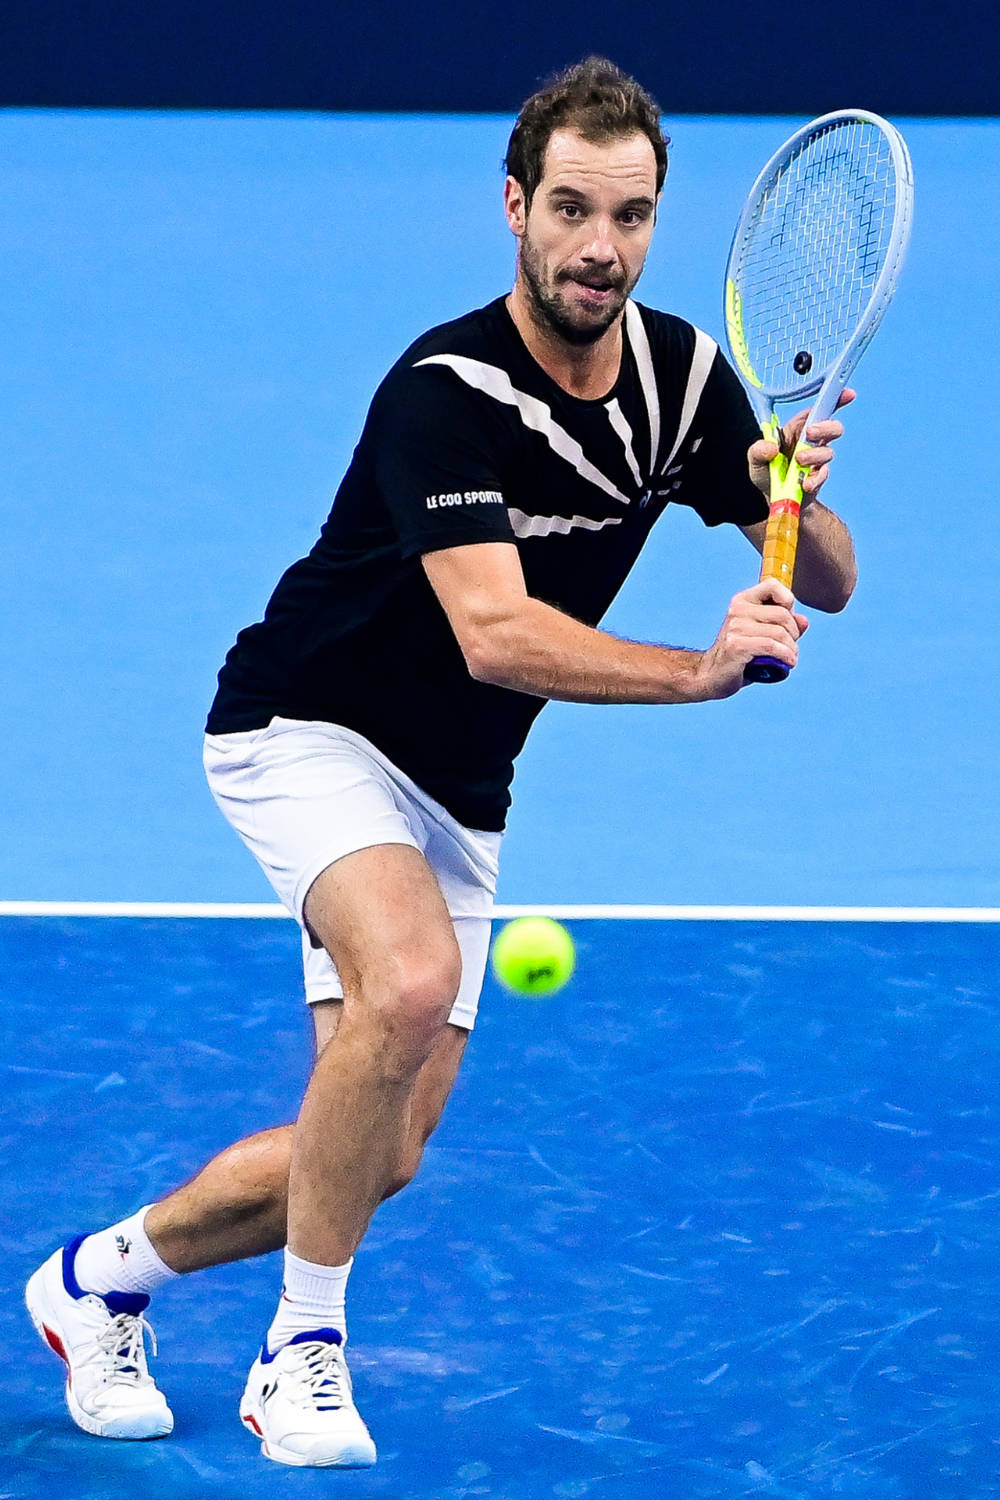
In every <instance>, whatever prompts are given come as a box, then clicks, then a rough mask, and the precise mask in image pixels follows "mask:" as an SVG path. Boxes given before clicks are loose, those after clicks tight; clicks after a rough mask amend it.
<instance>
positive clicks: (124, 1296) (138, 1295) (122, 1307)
mask: <svg viewBox="0 0 1000 1500" xmlns="http://www.w3.org/2000/svg"><path fill="white" fill-rule="evenodd" d="M94 1296H95V1297H100V1299H101V1301H102V1302H106V1303H107V1305H108V1307H109V1308H110V1309H111V1311H112V1312H113V1313H128V1314H129V1316H130V1317H133V1318H137V1317H138V1316H139V1314H140V1313H141V1312H145V1311H146V1308H147V1307H148V1306H149V1296H148V1294H147V1293H146V1292H95V1293H94Z"/></svg>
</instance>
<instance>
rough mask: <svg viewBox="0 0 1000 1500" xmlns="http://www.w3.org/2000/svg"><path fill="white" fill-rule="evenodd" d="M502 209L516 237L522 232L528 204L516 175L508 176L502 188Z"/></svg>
mask: <svg viewBox="0 0 1000 1500" xmlns="http://www.w3.org/2000/svg"><path fill="white" fill-rule="evenodd" d="M503 209H504V213H505V214H506V216H507V223H508V225H509V226H510V231H511V233H512V234H516V235H517V236H518V238H520V237H521V235H522V234H523V233H524V226H525V221H526V220H527V217H528V206H527V203H526V202H525V197H524V189H523V188H522V186H521V184H520V183H519V182H518V180H517V178H516V177H508V178H507V181H506V182H505V183H504V189H503Z"/></svg>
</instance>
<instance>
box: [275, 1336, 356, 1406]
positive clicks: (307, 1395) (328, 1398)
mask: <svg viewBox="0 0 1000 1500" xmlns="http://www.w3.org/2000/svg"><path fill="white" fill-rule="evenodd" d="M296 1348H297V1351H300V1352H299V1358H298V1360H297V1361H296V1363H297V1364H298V1366H299V1368H298V1370H297V1371H296V1373H297V1374H299V1375H302V1376H304V1377H305V1378H304V1379H303V1380H302V1381H301V1383H300V1384H299V1386H298V1389H293V1392H290V1393H289V1394H290V1396H291V1399H292V1400H294V1401H296V1402H297V1403H298V1404H299V1405H300V1406H306V1405H310V1406H314V1407H315V1408H316V1410H317V1411H333V1410H335V1409H336V1408H337V1407H339V1406H344V1405H345V1404H346V1403H345V1399H344V1393H345V1390H346V1392H347V1395H348V1398H349V1396H350V1389H351V1377H350V1375H349V1374H348V1373H347V1366H346V1365H345V1364H344V1362H343V1358H342V1357H341V1353H340V1350H339V1349H338V1347H337V1345H336V1344H328V1343H325V1342H322V1341H317V1342H316V1343H315V1344H299V1345H297V1346H296Z"/></svg>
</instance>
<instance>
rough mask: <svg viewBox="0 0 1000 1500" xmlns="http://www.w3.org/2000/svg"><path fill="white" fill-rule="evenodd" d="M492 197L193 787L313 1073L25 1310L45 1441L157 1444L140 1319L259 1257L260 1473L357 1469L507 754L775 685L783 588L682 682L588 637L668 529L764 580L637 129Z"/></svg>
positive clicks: (814, 469) (609, 639)
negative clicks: (270, 1281)
mask: <svg viewBox="0 0 1000 1500" xmlns="http://www.w3.org/2000/svg"><path fill="white" fill-rule="evenodd" d="M506 165H507V174H508V175H507V179H506V188H505V199H504V203H505V212H506V216H507V222H508V224H509V226H510V229H511V231H512V233H513V234H514V236H515V238H516V241H517V271H516V279H515V283H514V288H513V291H512V292H511V293H510V295H509V296H506V297H499V298H498V299H497V300H496V301H495V302H492V303H490V304H489V305H488V306H487V307H484V308H480V309H478V310H477V311H475V312H471V313H468V314H467V315H466V316H464V317H460V318H458V319H457V320H456V321H455V322H452V323H448V324H445V325H444V326H443V327H440V328H434V329H432V330H431V331H430V332H429V333H426V334H424V335H423V337H421V338H419V339H418V340H417V341H416V343H415V344H413V345H412V346H411V347H410V348H409V349H408V350H407V351H406V353H405V354H404V355H403V356H402V358H401V359H400V360H399V361H398V363H397V364H396V365H395V366H394V367H393V368H392V369H391V370H390V371H389V373H388V375H387V376H386V378H385V380H384V381H383V382H382V384H381V386H380V387H379V389H378V391H377V392H376V394H375V397H374V400H373V402H372V405H371V409H370V411H369V414H368V418H367V421H366V423H365V427H364V431H363V433H362V435H361V440H360V442H359V444H358V447H357V450H356V452H355V454H354V458H353V460H352V462H351V465H350V468H349V469H348V471H347V474H346V476H345V478H344V480H343V483H342V484H341V486H340V489H339V492H338V494H337V497H336V502H335V504H334V506H333V509H332V512H331V514H330V516H329V518H328V520H327V521H326V523H325V525H324V526H323V529H322V532H321V534H320V538H319V540H318V541H317V543H316V545H315V547H314V548H313V549H312V551H311V552H310V554H309V555H308V557H306V558H304V559H302V560H301V561H299V562H296V563H295V564H294V565H293V566H292V567H291V568H290V569H289V570H288V572H286V573H285V575H284V577H283V578H282V579H281V581H280V582H279V584H278V586H277V588H276V590H275V592H274V595H273V597H272V599H271V601H270V604H269V605H268V608H267V611H266V614H265V617H264V620H263V621H262V622H260V623H258V624H255V625H252V626H250V628H249V629H247V630H244V631H242V632H241V634H240V635H239V637H238V639H237V641H236V644H235V646H234V647H233V649H232V650H231V651H230V653H229V655H228V657H227V659H226V663H225V665H224V667H223V668H222V671H221V673H220V676H219V690H218V694H217V696H216V699H215V702H214V703H213V705H212V709H211V713H210V714H209V719H208V733H207V738H206V741H205V765H206V769H207V773H208V779H209V782H210V785H211V788H212V791H213V793H214V795H215V798H216V800H217V802H218V804H219V806H220V808H221V809H222V811H223V813H224V814H225V816H226V817H227V818H228V819H229V821H230V822H231V823H232V824H233V826H234V827H235V828H236V830H237V831H238V832H239V834H240V835H241V836H242V838H243V839H244V840H245V842H246V843H247V845H248V846H249V848H250V849H251V851H252V852H253V854H254V856H255V857H256V858H257V860H258V861H259V862H260V864H261V866H262V867H263V869H264V870H265V872H266V873H267V875H268V877H269V879H270V880H271V882H272V884H273V885H274V888H275V890H276V891H277V892H278V895H279V896H280V898H281V900H282V901H283V902H284V903H285V905H286V906H287V907H288V908H289V910H291V911H292V912H293V913H294V914H295V916H296V917H297V919H298V921H299V923H300V924H301V928H302V939H303V957H304V968H305V992H306V998H307V1000H308V1001H309V1003H310V1004H311V1006H312V1012H313V1017H314V1021H315V1030H316V1044H317V1060H316V1065H315V1070H314V1072H313V1075H312V1079H311V1081H310V1083H309V1087H308V1089H307V1091H306V1095H305V1100H304V1102H303V1105H302V1111H301V1114H300V1116H299V1119H298V1123H297V1124H296V1125H295V1126H294V1127H291V1126H289V1127H286V1128H284V1129H279V1130H272V1131H268V1132H265V1133H264V1134H262V1135H258V1136H255V1137H253V1138H251V1139H250V1140H246V1141H243V1142H241V1143H239V1144H238V1145H236V1146H233V1147H231V1148H230V1149H229V1150H227V1151H225V1152H223V1153H222V1155H221V1156H219V1157H217V1158H216V1159H215V1160H214V1161H213V1162H211V1163H210V1164H209V1165H208V1166H207V1167H206V1168H205V1169H204V1170H203V1171H202V1172H201V1173H200V1174H199V1176H198V1177H196V1178H195V1179H194V1180H193V1181H192V1182H191V1183H189V1184H187V1185H186V1186H185V1187H182V1188H181V1189H179V1190H178V1191H177V1192H175V1193H174V1194H172V1195H171V1196H170V1197H168V1198H166V1199H165V1200H164V1201H163V1202H161V1203H157V1204H154V1205H152V1206H147V1207H144V1208H142V1209H140V1210H139V1211H138V1212H137V1213H134V1214H133V1215H132V1216H131V1217H129V1218H126V1219H124V1220H123V1221H122V1222H120V1223H117V1224H114V1225H112V1226H111V1227H110V1228H108V1229H104V1230H101V1231H99V1232H97V1233H94V1234H89V1235H80V1236H78V1237H77V1238H75V1239H73V1240H71V1241H70V1243H69V1244H67V1245H66V1246H65V1247H64V1248H62V1249H60V1250H58V1251H57V1252H56V1253H55V1254H54V1255H53V1256H52V1257H51V1258H50V1259H49V1260H48V1261H47V1262H46V1263H45V1264H44V1265H43V1266H42V1267H41V1268H40V1269H39V1270H38V1271H37V1272H36V1273H35V1275H34V1276H33V1277H32V1278H31V1281H30V1282H29V1285H28V1291H27V1300H28V1306H29V1309H30V1311H31V1314H32V1317H33V1319H34V1321H35V1324H36V1326H37V1327H38V1329H39V1331H40V1332H41V1334H42V1335H43V1337H44V1338H45V1339H46V1340H47V1341H48V1343H49V1344H50V1345H51V1346H52V1348H53V1349H55V1350H56V1352H57V1353H58V1354H60V1355H62V1357H63V1358H64V1359H65V1360H66V1362H67V1364H68V1366H69V1370H70V1380H69V1384H68V1387H67V1399H68V1402H69V1406H70V1411H71V1413H72V1415H73V1417H74V1419H75V1420H76V1422H77V1423H78V1424H79V1425H80V1426H81V1427H83V1428H84V1429H86V1430H87V1431H88V1432H92V1433H96V1434H98V1435H99V1436H104V1437H117V1438H148V1437H156V1436H160V1435H162V1434H165V1433H167V1432H169V1431H170V1429H171V1426H172V1417H171V1414H170V1411H169V1408H168V1406H167V1403H166V1400H165V1398H164V1397H163V1395H162V1394H161V1392H160V1391H159V1390H158V1388H157V1387H156V1386H155V1384H154V1383H153V1381H152V1379H151V1377H150V1375H149V1373H148V1368H147V1363H146V1356H145V1352H144V1343H143V1340H144V1330H145V1328H146V1326H147V1325H146V1324H145V1320H144V1316H143V1314H144V1312H145V1310H146V1307H147V1304H148V1301H149V1295H150V1293H151V1292H153V1291H155V1290H156V1288H157V1287H159V1286H161V1285H162V1284H164V1283H165V1282H167V1281H169V1280H170V1279H171V1278H172V1277H174V1276H176V1275H179V1274H182V1273H184V1272H188V1271H193V1270H197V1269H199V1268H200V1267H204V1266H209V1265H213V1264H217V1263H220V1262H223V1261H230V1260H237V1259H240V1258H242V1257H246V1256H253V1255H260V1254H262V1253H263V1252H265V1251H269V1250H274V1249H277V1248H279V1247H286V1248H285V1269H284V1287H283V1291H282V1294H281V1297H280V1300H279V1302H278V1305H277V1310H276V1312H275V1316H274V1321H273V1322H272V1324H271V1326H270V1328H269V1329H268V1330H267V1332H266V1335H265V1338H264V1341H263V1346H262V1348H261V1351H260V1354H259V1356H258V1358H257V1360H256V1362H255V1363H254V1365H253V1368H252V1370H251V1371H250V1376H249V1380H248V1383H247V1386H246V1390H245V1393H244V1396H243V1400H242V1403H241V1406H240V1415H241V1417H242V1419H243V1422H244V1423H245V1424H246V1426H247V1427H248V1428H249V1429H250V1430H251V1431H252V1432H253V1433H254V1434H256V1435H257V1436H258V1437H259V1438H260V1440H261V1444H262V1450H263V1452H264V1454H265V1455H266V1456H267V1457H269V1458H272V1459H275V1460H277V1461H278V1462H281V1463H286V1464H294V1465H339V1466H343V1467H350V1466H358V1467H360V1466H366V1465H369V1464H372V1463H373V1462H374V1461H375V1446H374V1443H373V1442H372V1439H371V1437H370V1436H369V1433H368V1430H367V1428H366V1427H365V1424H364V1422H363V1421H362V1419H361V1417H360V1415H359V1414H358V1412H357V1409H356V1407H355V1405H354V1402H353V1399H352V1395H351V1382H350V1376H349V1374H348V1370H347V1366H346V1364H345V1360H344V1348H345V1344H346V1341H347V1320H346V1317H345V1312H344V1301H345V1290H346V1286H347V1280H348V1276H349V1274H350V1270H351V1265H352V1259H353V1256H354V1254H355V1251H356V1250H357V1247H358V1245H359V1243H360V1242H361V1240H362V1238H363V1236H364V1234H365V1231H366V1228H367V1226H368V1223H369V1220H370V1219H371V1216H372V1214H373V1213H374V1211H375V1209H376V1207H377V1206H378V1204H379V1203H380V1202H381V1201H382V1200H383V1199H385V1198H386V1197H388V1196H389V1195H390V1194H392V1193H395V1192H397V1191H398V1190H399V1189H400V1188H401V1187H403V1186H404V1185H405V1184H406V1183H407V1182H408V1181H409V1180H410V1179H411V1178H412V1176H413V1174H414V1173H415V1171H416V1170H417V1166H418V1164H419V1161H420V1156H421V1152H422V1150H423V1147H424V1144H425V1142H426V1140H427V1138H428V1136H429V1135H430V1133H431V1131H432V1130H433V1129H434V1127H435V1125H436V1123H437V1121H438V1119H439V1117H440V1114H441V1111H442V1109H443V1107H444V1104H445V1101H446V1100H447V1098H448V1094H449V1091H450V1090H451V1087H452V1084H453V1082H454V1080H455V1076H456V1073H457V1070H458V1067H459V1064H460V1062H461V1059H462V1054H463V1052H464V1050H465V1045H466V1042H467V1040H468V1036H469V1033H470V1031H471V1030H472V1027H473V1025H474V1023H475V1018H476V1006H477V1003H478V997H479V991H480V986H481V983H482V979H483V973H484V969H485V964H486V957H487V947H488V943H489V935H490V913H491V908H492V903H493V895H494V889H495V884H496V877H497V857H498V854H499V848H500V839H501V833H502V830H503V827H504V823H505V820H506V816H507V809H508V805H509V801H510V794H509V787H510V783H511V778H512V775H513V762H514V759H515V757H516V756H517V754H518V753H519V751H520V750H521V747H522V746H523V744H524V741H525V737H526V735H527V733H528V730H529V729H530V727H531V724H532V722H533V721H534V719H535V717H536V716H537V715H538V713H539V712H540V710H541V709H542V707H543V706H544V704H545V702H546V700H547V699H550V698H557V699H565V700H569V701H572V702H577V703H662V704H685V703H702V702H705V701H707V700H710V699H720V698H727V697H729V696H731V695H732V694H734V693H737V692H739V690H740V689H741V687H742V685H743V669H744V667H745V666H746V664H747V663H748V662H749V661H750V659H751V658H752V657H754V656H772V657H777V658H778V659H779V660H781V661H783V662H786V663H788V665H789V666H794V665H795V663H796V661H797V658H798V652H799V641H800V638H801V636H802V633H803V631H804V630H805V629H806V620H805V619H804V618H803V617H802V615H800V614H798V613H797V612H796V609H795V601H794V600H793V597H792V595H791V594H790V593H789V592H788V590H787V589H786V588H784V587H782V586H781V585H780V584H778V583H776V582H765V583H759V584H757V585H755V586H754V587H751V588H748V589H746V590H744V591H742V592H741V593H739V594H737V595H736V597H735V598H734V599H732V600H731V602H730V603H729V605H728V608H727V609H726V610H725V614H724V618H723V620H722V624H721V628H720V630H719V633H718V636H717V637H716V639H715V641H714V642H713V643H712V644H711V645H710V646H709V647H708V648H707V649H706V650H681V649H677V648H674V647H670V646H661V645H648V644H640V643H637V642H633V641H627V640H618V639H616V638H615V637H613V636H611V635H609V634H607V633H605V632H603V631H601V630H600V629H599V628H598V625H599V622H600V620H601V618H602V616H603V615H604V613H605V611H606V610H607V608H608V606H609V605H610V603H611V601H612V600H613V599H614V597H615V595H616V594H617V593H618V590H619V589H620V588H621V586H622V584H623V583H624V581H625V579H626V577H627V575H628V573H629V570H630V568H631V567H632V565H633V563H634V562H635V560H636V558H637V557H638V555H639V553H640V551H641V549H642V546H643V544H644V542H645V540H646V538H647V537H648V535H649V533H650V530H651V529H652V527H653V525H654V523H655V522H656V521H657V520H658V519H659V517H660V516H661V515H662V514H663V512H664V510H666V509H667V508H668V506H670V505H685V506H689V507H691V508H692V509H694V510H695V511H696V512H697V513H698V515H699V516H700V517H701V518H702V520H703V521H704V522H705V524H706V525H708V526H717V525H720V524H727V525H729V526H732V527H737V528H739V529H740V530H742V532H743V533H744V535H745V536H746V537H747V538H748V539H749V540H750V542H751V543H753V545H754V546H755V547H756V548H757V549H758V550H759V549H760V547H761V545H762V542H763V535H764V529H765V517H766V511H767V507H766V502H765V499H764V496H765V494H766V492H767V489H768V474H767V461H768V459H769V458H770V457H771V456H772V455H773V453H774V451H775V450H774V448H773V446H771V445H769V444H767V443H765V442H762V441H761V440H760V437H759V429H758V428H757V425H756V422H755V420H754V417H753V415H752V413H751V411H750V408H749V406H748V404H747V401H746V399H745V397H744V395H743V393H742V390H741V388H740V385H739V383H738V381H737V379H736V377H735V375H734V374H733V372H732V370H731V369H730V367H729V366H728V365H727V363H726V361H725V360H724V358H723V357H722V355H721V354H720V352H719V350H718V348H717V347H716V344H715V343H714V342H713V340H712V339H711V338H709V337H708V336H707V335H706V334H704V333H702V332H700V331H699V330H697V329H695V328H693V327H692V326H691V325H690V324H689V323H686V322H684V321H683V320H682V319H681V318H678V317H674V316H670V315H668V314H666V313H662V312H654V311H652V310H651V309H649V308H647V307H643V306H640V304H639V303H637V302H635V301H633V300H632V298H631V293H632V291H633V289H634V287H635V285H636V282H637V281H638V279H639V276H640V273H641V271H642V268H643V262H644V260H645V258H646V252H647V250H648V249H649V244H650V237H651V235H652V233H653V226H654V222H655V219H656V211H657V204H658V201H659V196H660V191H661V188H662V186H663V180H664V176H665V173H666V169H667V150H666V142H665V140H664V137H663V134H662V131H661V126H660V116H659V111H658V109H657V107H656V105H655V104H654V102H653V101H652V99H650V97H649V96H648V94H646V93H645V92H644V91H643V90H642V89H641V88H640V87H639V86H638V85H637V84H636V83H635V82H634V81H633V80H632V79H630V78H629V77H627V76H626V75H625V74H623V73H622V72H620V71H619V70H618V69H617V68H616V67H614V66H613V65H612V64H611V63H608V62H607V61H605V60H603V59H600V58H591V59H589V60H588V61H586V62H584V63H582V64H581V65H579V66H577V67H574V68H572V69H570V70H569V71H567V72H566V73H564V74H563V75H561V76H560V77H559V78H557V79H556V80H555V81H554V82H553V83H551V85H550V86H548V87H546V88H545V89H543V90H542V91H541V92H540V93H538V94H536V95H534V96H533V97H532V98H531V99H529V100H528V102H527V103H526V104H525V106H524V108H523V109H522V111H521V113H520V116H519V117H518V120H517V123H516V125H515V128H514V131H513V134H512V136H511V138H510V144H509V150H508V155H507V163H506ZM847 399H850V393H847ZM803 420H804V419H803V418H801V417H800V418H799V419H797V420H796V421H793V422H792V423H790V424H789V427H788V428H787V429H786V432H785V441H786V444H789V445H790V444H792V443H794V441H795V439H796V438H797V437H798V436H799V435H800V433H801V428H802V422H803ZM841 430H842V429H841V425H840V423H839V422H838V421H836V420H831V421H827V422H824V423H822V424H820V425H819V426H818V427H817V428H816V429H815V430H812V429H811V430H810V431H809V432H808V433H806V435H805V438H806V440H807V441H808V442H809V443H810V444H812V446H811V447H810V449H809V451H808V453H807V455H806V461H807V463H808V466H809V477H808V478H807V479H806V481H805V491H806V500H805V504H804V506H803V512H802V535H801V542H800V546H799V554H798V571H797V575H796V579H797V585H798V593H799V596H800V598H801V599H802V600H803V601H804V602H805V603H806V604H807V605H810V606H814V607H816V608H818V609H822V610H839V609H841V608H843V606H844V605H845V604H846V602H847V600H848V598H849V597H850V594H851V592H852V589H853V587H854V581H855V564H854V556H853V551H852V546H851V541H850V538H849V536H848V533H847V530H846V529H845V527H844V525H843V524H842V522H841V521H840V520H838V519H837V517H836V516H835V515H833V514H832V512H831V511H830V510H828V509H827V508H826V507H825V506H824V505H823V504H822V503H821V502H820V501H819V499H818V498H817V495H818V492H819V490H820V488H821V486H822V485H823V483H824V481H825V479H826V477H827V470H828V465H829V463H830V460H831V458H832V452H831V448H830V443H831V442H832V441H833V440H834V439H835V438H836V437H838V436H839V435H840V433H841Z"/></svg>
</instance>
